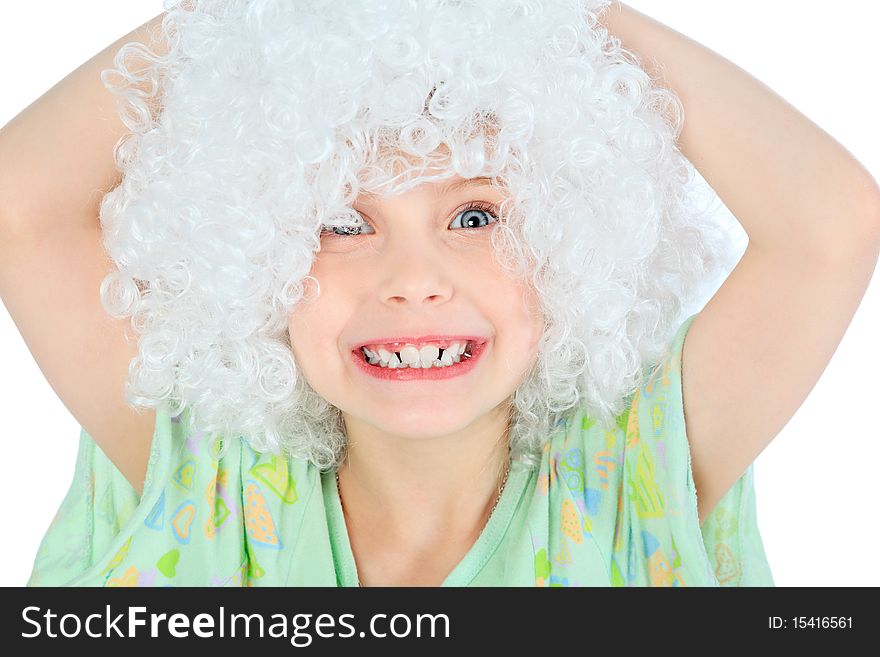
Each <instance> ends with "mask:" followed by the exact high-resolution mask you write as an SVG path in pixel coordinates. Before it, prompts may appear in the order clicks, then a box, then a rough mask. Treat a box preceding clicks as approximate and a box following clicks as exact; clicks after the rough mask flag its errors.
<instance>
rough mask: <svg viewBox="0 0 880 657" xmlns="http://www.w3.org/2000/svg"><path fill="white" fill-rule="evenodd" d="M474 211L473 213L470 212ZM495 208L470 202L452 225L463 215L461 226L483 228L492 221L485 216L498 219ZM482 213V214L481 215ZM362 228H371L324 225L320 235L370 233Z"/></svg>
mask: <svg viewBox="0 0 880 657" xmlns="http://www.w3.org/2000/svg"><path fill="white" fill-rule="evenodd" d="M471 213H475V214H471ZM496 213H497V209H496V207H495V206H494V205H493V204H492V203H485V202H482V201H477V202H474V203H471V204H470V205H468V206H467V207H466V208H464V209H463V210H460V211H459V212H458V213H457V214H456V215H455V219H453V220H452V224H450V225H454V224H455V222H456V221H458V219H459V218H460V217H464V219H463V222H462V226H461V227H462V228H465V229H467V230H478V229H480V228H485V227H486V226H487V225H489V224H490V223H492V221H491V220H489V219H487V221H486V223H482V220H483V219H484V218H486V217H491V219H492V220H494V221H498V218H497V214H496ZM481 215H483V216H481ZM473 222H476V223H477V224H478V225H470V224H471V223H473ZM364 228H368V229H369V230H373V229H372V227H370V225H369V224H368V223H367V222H366V221H364V222H363V223H362V224H360V225H358V226H328V225H325V226H323V227H322V228H321V234H322V235H333V236H335V237H359V236H361V235H370V234H371V233H369V232H367V233H363V232H361V231H362V230H363V229H364Z"/></svg>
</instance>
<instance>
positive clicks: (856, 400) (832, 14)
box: [0, 0, 880, 586]
mask: <svg viewBox="0 0 880 657" xmlns="http://www.w3.org/2000/svg"><path fill="white" fill-rule="evenodd" d="M629 4H630V6H632V7H635V8H636V9H638V10H639V11H642V12H644V13H646V14H648V15H650V16H652V17H654V18H656V19H657V20H660V21H661V22H663V23H666V24H667V25H669V26H671V27H673V28H675V29H676V30H678V31H680V32H683V33H684V34H686V35H688V36H690V37H691V38H693V39H695V40H697V41H699V42H701V43H703V44H705V45H706V46H708V47H710V48H712V49H713V50H715V51H716V52H718V53H720V54H722V55H724V56H725V57H727V58H728V59H730V60H732V61H734V62H735V63H736V64H738V65H739V66H741V67H742V68H744V69H745V70H747V71H749V72H750V73H751V74H752V75H754V76H756V77H757V78H759V79H760V80H761V81H763V82H764V83H766V84H767V85H769V86H770V87H771V88H772V89H774V90H775V91H776V92H778V93H779V94H780V95H781V96H782V97H783V98H785V99H786V100H787V101H789V102H790V103H791V104H793V105H794V106H795V107H797V108H798V109H799V110H800V111H801V112H803V113H804V114H806V115H807V116H808V117H810V118H811V119H812V120H813V121H814V122H815V123H817V124H818V125H820V126H821V127H822V128H823V129H824V130H825V131H827V132H828V133H829V134H831V135H832V136H833V137H834V138H835V139H837V140H838V141H840V142H841V143H842V144H843V145H844V146H846V147H847V148H848V149H849V150H850V152H852V153H853V155H855V157H856V158H858V159H859V160H860V161H861V162H862V163H863V164H864V165H865V166H866V167H867V168H868V169H869V170H870V171H871V172H872V174H873V175H874V177H875V178H877V177H880V136H878V135H880V131H878V129H877V125H876V120H877V102H876V101H877V92H876V89H877V86H878V85H877V79H878V74H877V64H878V58H877V54H876V46H877V35H876V27H877V25H878V24H880V6H878V4H877V3H874V2H868V0H861V1H860V0H841V1H840V2H837V3H835V4H834V6H833V9H830V8H829V5H828V3H825V2H794V0H791V1H779V0H736V1H733V0H728V1H727V2H712V3H707V2H699V1H697V0H674V1H673V0H654V1H653V2H648V1H647V0H631V2H629ZM161 11H162V4H161V2H160V0H127V1H126V2H124V3H123V2H115V1H111V0H89V2H67V1H64V0H43V1H41V2H33V3H24V2H16V3H6V4H5V6H4V8H3V20H2V21H0V82H2V86H0V125H3V124H6V123H7V122H8V121H9V120H10V119H12V117H13V116H15V115H16V114H17V113H18V112H20V111H21V110H22V109H24V108H25V107H26V106H27V105H28V104H30V103H31V102H32V101H34V100H35V99H36V98H38V97H39V96H40V95H42V94H43V93H44V92H45V91H47V90H48V89H49V88H50V87H51V86H52V85H54V84H55V82H57V81H58V80H60V79H61V78H62V77H64V76H65V75H66V74H67V73H69V72H70V71H71V70H73V69H74V68H76V67H77V66H79V65H80V64H81V63H82V62H84V61H85V60H87V59H89V58H90V57H92V56H93V55H94V54H96V53H97V52H99V51H100V50H102V49H103V48H105V47H106V46H107V45H108V44H110V43H112V42H113V41H115V40H116V39H118V38H119V37H121V36H122V35H124V34H127V33H128V32H129V31H131V30H132V29H134V28H135V27H137V26H139V25H141V24H142V23H144V22H146V21H147V20H148V19H150V18H151V17H153V16H155V15H156V14H158V13H160V12H161ZM725 213H726V214H725ZM720 214H724V215H725V216H727V217H729V216H730V215H729V213H727V212H726V209H724V208H723V206H722V212H721V213H720ZM875 278H876V277H875ZM877 287H878V286H877V285H876V284H874V285H872V287H870V288H869V289H868V292H867V294H866V295H865V298H864V301H863V303H862V305H861V307H860V309H859V310H858V312H857V313H856V316H855V319H854V320H853V323H852V324H851V326H850V328H849V330H848V331H847V333H846V335H845V337H844V339H843V342H842V343H841V344H840V347H839V348H838V350H837V352H836V353H835V355H834V357H833V359H832V361H831V363H830V364H829V365H828V368H827V369H826V370H825V372H824V374H823V375H822V378H821V379H820V380H819V382H818V383H817V385H816V387H815V388H814V389H813V391H812V393H811V394H810V396H809V397H808V398H807V400H806V401H805V402H804V404H803V405H802V406H801V408H800V409H799V410H798V411H797V413H796V414H795V416H794V417H793V418H792V419H791V421H790V422H789V423H788V425H787V426H786V427H785V428H784V429H783V430H782V432H781V433H780V434H779V435H778V436H777V437H776V439H775V440H774V442H773V443H772V444H771V445H770V446H769V447H768V448H767V449H766V450H765V451H764V452H763V453H762V454H761V455H760V456H759V457H758V459H757V461H756V464H755V473H756V486H757V501H758V521H759V523H760V528H761V533H762V536H763V540H764V545H765V549H766V551H767V556H768V559H769V561H770V565H771V567H772V570H773V574H774V578H775V580H776V584H777V585H778V586H810V585H819V586H831V585H845V586H866V585H871V586H877V585H880V568H878V565H877V564H878V560H877V559H875V558H874V557H873V556H872V555H873V552H874V551H875V549H876V546H877V545H878V538H880V534H878V530H877V519H878V514H877V512H876V504H877V501H878V497H877V493H876V489H875V487H874V486H875V484H876V477H877V474H876V472H877V469H876V467H877V466H876V464H877V463H878V459H880V447H878V438H880V431H878V428H877V423H876V420H875V418H874V417H873V416H872V415H871V414H870V413H869V412H868V411H869V410H871V409H876V408H877V401H876V399H875V398H874V394H873V387H872V386H873V385H874V384H873V383H872V376H873V374H874V371H875V368H876V366H877V364H878V351H880V350H878V347H877V341H876V339H877V335H878V329H880V315H878V310H880V299H878V290H877ZM96 294H97V290H96ZM56 328H57V331H56V333H57V335H58V339H59V340H63V339H64V326H58V327H56ZM719 375H722V376H723V374H722V373H719ZM0 419H2V425H0V426H2V431H3V436H2V440H3V444H4V449H3V460H2V462H0V505H2V509H3V526H4V527H5V529H4V539H3V540H2V541H0V562H2V563H3V564H4V567H3V568H2V569H0V585H7V586H9V585H13V586H17V585H23V584H24V583H25V582H26V581H27V578H28V576H29V574H30V570H31V566H32V564H33V558H34V555H35V554H36V550H37V547H38V545H39V542H40V539H41V538H42V535H43V533H44V531H45V529H46V527H47V526H48V524H49V522H50V521H51V519H52V517H53V515H54V514H55V511H56V509H57V507H58V505H59V504H60V502H61V500H62V498H63V496H64V493H65V492H66V490H67V487H68V486H69V484H70V481H71V477H72V474H73V466H74V460H75V455H76V446H77V442H78V437H79V431H80V427H79V424H78V423H77V422H76V421H75V420H74V418H73V417H72V416H71V415H70V413H69V412H68V411H67V409H66V408H65V407H64V405H63V404H62V403H61V401H60V400H59V399H58V397H57V396H56V395H55V393H54V391H53V390H52V388H51V387H50V386H49V384H48V383H47V382H46V380H45V378H44V377H43V375H42V373H41V371H40V369H39V368H38V366H37V364H36V362H35V361H34V360H33V357H32V356H31V354H30V352H29V351H28V349H27V347H26V346H25V344H24V342H23V340H22V339H21V336H20V335H19V333H18V331H17V329H16V328H15V325H14V324H13V322H12V320H11V319H10V317H9V315H8V313H7V312H6V308H5V307H4V306H2V305H0Z"/></svg>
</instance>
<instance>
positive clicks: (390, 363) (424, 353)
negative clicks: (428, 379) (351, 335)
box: [358, 340, 474, 369]
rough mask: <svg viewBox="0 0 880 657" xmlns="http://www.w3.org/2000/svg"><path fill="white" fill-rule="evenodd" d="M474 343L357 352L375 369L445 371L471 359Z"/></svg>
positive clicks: (364, 348) (362, 349) (470, 341)
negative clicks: (443, 346) (444, 346)
mask: <svg viewBox="0 0 880 657" xmlns="http://www.w3.org/2000/svg"><path fill="white" fill-rule="evenodd" d="M473 349H474V342H473V341H472V340H468V341H467V342H466V343H465V344H464V345H462V344H454V345H453V346H451V347H446V348H438V347H433V348H432V347H430V346H427V347H423V348H422V349H416V348H415V347H406V348H404V349H402V350H401V351H387V350H385V349H379V350H378V351H373V350H370V349H368V348H366V347H361V348H360V349H359V350H358V351H359V352H360V354H361V357H362V358H363V360H364V362H365V363H367V364H368V365H370V366H372V367H376V368H386V369H431V368H436V369H445V368H447V367H455V366H456V365H457V364H459V363H461V362H462V361H464V362H467V361H468V360H470V359H471V358H472V357H473Z"/></svg>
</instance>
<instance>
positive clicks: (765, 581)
mask: <svg viewBox="0 0 880 657" xmlns="http://www.w3.org/2000/svg"><path fill="white" fill-rule="evenodd" d="M694 317H696V316H695V315H693V316H691V317H689V318H688V319H687V320H685V322H684V323H683V324H682V326H681V328H680V329H679V330H678V332H677V334H676V336H675V338H674V340H673V343H672V345H671V348H670V349H669V350H668V355H667V356H666V358H665V359H664V360H663V362H661V363H659V364H657V365H656V366H655V367H653V368H650V370H648V371H646V374H645V377H644V381H643V382H642V385H641V386H640V388H639V389H638V390H637V391H636V392H635V393H633V395H632V396H631V397H629V398H628V400H627V401H628V404H627V408H626V410H625V411H624V412H623V413H622V414H621V415H620V416H619V417H618V421H617V425H616V426H615V427H614V429H613V430H611V431H608V432H605V431H603V430H601V428H599V427H598V426H597V425H596V423H595V422H594V421H593V420H592V419H591V418H589V417H587V416H586V415H585V414H584V413H583V412H582V411H577V412H573V413H571V414H569V415H568V416H567V417H566V418H564V419H563V420H562V421H560V422H559V424H558V425H557V427H556V428H555V430H554V432H553V434H552V435H551V436H550V440H549V441H548V443H547V444H546V446H545V448H544V451H543V454H542V459H541V463H540V466H538V467H536V468H529V467H527V466H526V465H525V464H523V463H522V462H519V461H514V462H513V464H512V465H511V470H510V475H509V477H508V481H507V484H506V486H505V487H504V490H503V492H502V495H501V499H500V500H499V502H498V506H497V507H496V508H495V510H494V512H493V513H492V515H491V516H490V518H489V521H488V523H487V525H486V526H485V528H484V529H483V531H482V533H481V534H480V536H479V538H478V539H477V541H476V543H475V544H474V545H473V546H472V547H471V549H470V550H469V551H468V553H467V554H466V555H465V556H464V558H463V559H462V560H461V561H460V562H459V563H458V565H456V567H455V568H454V569H453V570H452V572H451V573H449V575H448V576H447V577H446V580H445V581H444V582H443V586H773V579H772V576H771V573H770V568H769V565H768V563H767V560H766V557H765V554H764V550H763V545H762V542H761V537H760V534H759V532H758V526H757V519H756V510H755V492H754V476H753V466H751V465H750V466H749V468H748V469H747V470H746V471H745V472H744V473H743V475H742V477H741V478H740V479H739V480H738V481H737V482H736V483H735V484H734V485H733V486H732V488H731V489H730V490H729V491H728V492H727V494H726V495H725V496H724V498H723V499H722V500H721V501H720V502H719V503H718V505H717V506H716V507H715V508H714V509H713V511H712V513H711V514H710V515H709V516H708V517H707V518H706V520H705V522H704V523H703V525H702V526H700V524H699V522H698V516H697V498H696V491H695V488H694V482H693V475H692V472H691V463H690V451H689V449H688V443H687V438H686V435H685V425H684V415H683V410H682V395H681V346H682V344H683V342H684V336H685V334H686V332H687V329H688V327H689V326H690V324H691V322H692V321H693V319H694ZM185 412H186V411H185ZM185 426H186V423H185V422H182V421H181V418H177V417H169V416H167V415H166V414H163V413H161V412H160V411H157V414H156V429H155V434H154V437H153V443H152V448H151V458H150V464H149V467H148V470H147V477H146V482H145V485H144V492H143V496H142V497H138V495H137V493H136V492H135V491H134V489H133V488H132V486H131V485H130V484H129V483H128V481H127V480H126V479H125V478H124V477H123V476H122V475H121V474H120V473H119V471H118V470H117V469H116V468H115V466H114V465H113V464H112V463H111V462H110V460H109V459H107V457H106V456H105V455H104V453H103V452H102V451H101V450H100V448H99V447H98V446H97V445H96V444H95V442H94V441H93V440H92V439H91V437H90V436H89V435H88V434H86V432H85V431H82V432H81V434H80V446H79V452H78V455H77V461H76V471H75V475H74V480H73V483H72V484H71V486H70V489H69V491H68V493H67V495H66V496H65V498H64V500H63V502H62V503H61V506H60V508H59V510H58V513H57V514H56V516H55V519H54V520H53V521H52V524H51V525H50V527H49V529H48V531H47V533H46V535H45V537H44V538H43V541H42V543H41V545H40V548H39V551H38V553H37V556H36V560H35V563H34V567H33V572H32V574H31V578H30V580H29V582H28V585H29V586H39V585H44V586H45V585H51V586H57V585H69V586H357V570H356V567H355V561H354V557H353V555H352V551H351V547H350V544H349V540H348V533H347V531H346V527H345V520H344V518H343V515H342V509H341V506H340V503H339V497H338V493H337V489H336V482H335V472H333V471H325V472H321V471H319V470H318V469H317V468H316V467H315V466H314V465H312V464H311V463H309V462H308V461H305V460H298V459H286V458H284V457H282V456H278V455H274V454H270V453H257V452H255V451H253V450H252V449H251V448H250V446H249V445H248V443H247V442H246V441H245V440H244V439H242V438H241V437H239V438H237V439H234V440H232V441H231V443H230V444H229V448H228V450H227V452H226V453H225V454H224V456H223V457H222V458H220V459H219V460H218V459H217V458H216V456H217V451H216V450H215V449H214V447H215V446H216V443H215V441H211V440H204V436H202V435H201V432H199V431H194V432H193V433H192V435H185V433H186V432H185V430H184V427H185Z"/></svg>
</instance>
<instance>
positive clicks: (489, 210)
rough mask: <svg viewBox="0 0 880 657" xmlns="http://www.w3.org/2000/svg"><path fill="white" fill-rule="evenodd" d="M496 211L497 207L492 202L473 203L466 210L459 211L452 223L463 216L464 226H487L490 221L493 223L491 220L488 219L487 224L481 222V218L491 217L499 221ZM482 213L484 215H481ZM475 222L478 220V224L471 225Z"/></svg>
mask: <svg viewBox="0 0 880 657" xmlns="http://www.w3.org/2000/svg"><path fill="white" fill-rule="evenodd" d="M496 212H497V210H496V209H495V206H493V205H492V204H491V203H472V204H471V205H469V206H468V207H466V208H465V209H464V210H462V211H461V212H459V213H458V214H457V215H456V216H455V219H453V220H452V223H453V224H454V223H455V222H456V221H458V218H459V217H462V218H463V219H462V224H463V226H462V227H463V228H482V227H483V226H487V225H488V224H489V223H491V222H490V221H489V220H487V221H486V223H485V224H484V223H481V220H482V219H483V218H484V217H491V218H492V219H494V220H495V221H498V217H497V216H496V214H495V213H496ZM472 213H473V214H472ZM480 215H483V216H482V217H481V216H480ZM473 222H476V223H477V224H478V225H476V226H474V225H471V224H472V223H473Z"/></svg>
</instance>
